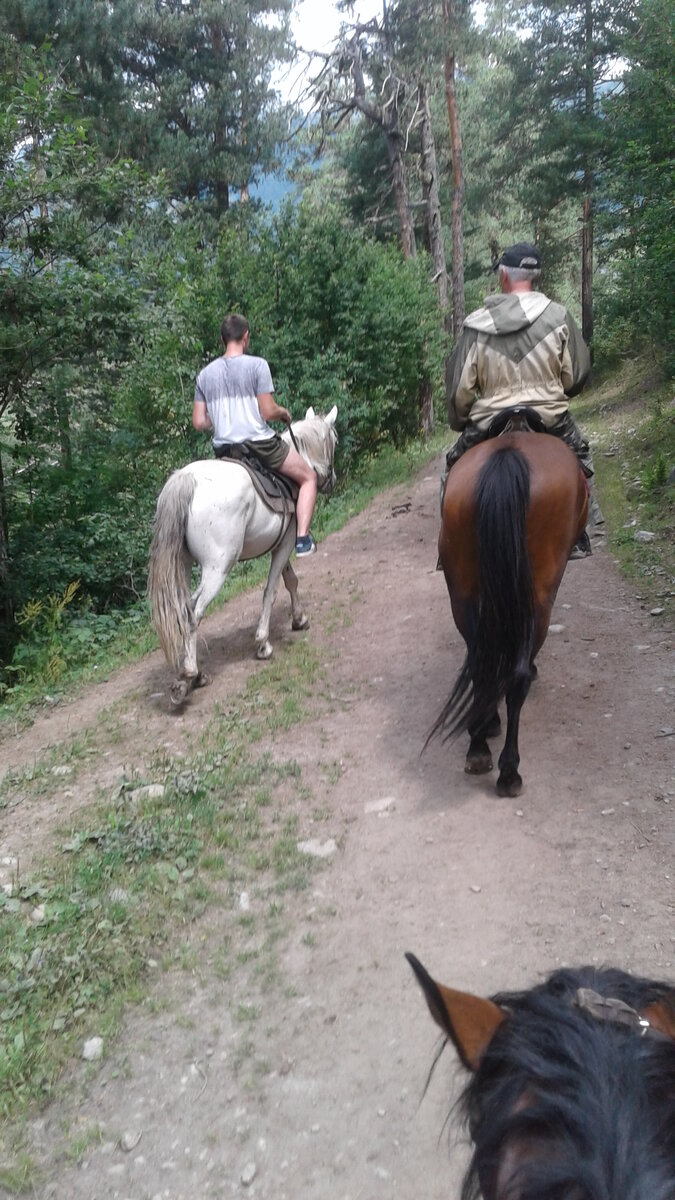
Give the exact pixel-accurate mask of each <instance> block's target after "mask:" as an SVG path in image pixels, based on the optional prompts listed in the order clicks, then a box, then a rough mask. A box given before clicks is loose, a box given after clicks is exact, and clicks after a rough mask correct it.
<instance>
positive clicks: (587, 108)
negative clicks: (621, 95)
mask: <svg viewBox="0 0 675 1200" xmlns="http://www.w3.org/2000/svg"><path fill="white" fill-rule="evenodd" d="M584 35H585V46H584V50H585V56H586V69H585V76H586V78H585V96H584V113H585V116H586V132H587V136H588V135H589V134H590V126H591V123H592V120H593V101H594V96H593V93H594V77H593V76H594V72H593V8H592V0H585V30H584ZM593 184H594V175H593V168H592V166H591V164H590V162H589V160H588V159H587V160H586V164H585V166H584V217H583V226H582V246H581V333H582V336H583V339H584V341H585V342H586V343H588V344H590V342H591V340H592V338H593Z"/></svg>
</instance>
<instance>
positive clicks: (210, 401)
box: [195, 354, 274, 446]
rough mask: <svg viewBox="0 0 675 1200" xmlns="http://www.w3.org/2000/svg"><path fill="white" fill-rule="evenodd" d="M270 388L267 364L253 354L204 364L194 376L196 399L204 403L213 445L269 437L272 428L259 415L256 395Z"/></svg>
mask: <svg viewBox="0 0 675 1200" xmlns="http://www.w3.org/2000/svg"><path fill="white" fill-rule="evenodd" d="M273 391H274V385H273V383H272V376H271V374H270V369H269V366H268V365H267V363H266V361H265V359H264V358H256V356H255V355H254V354H238V355H236V356H235V357H232V358H225V357H223V356H221V357H220V358H216V359H214V360H213V362H210V363H209V364H208V366H206V367H204V369H203V371H200V373H199V375H198V376H197V383H196V385H195V400H201V401H203V402H204V403H205V404H206V411H207V412H208V414H209V417H210V418H211V424H212V425H213V444H214V446H222V445H223V443H224V442H242V441H244V439H245V438H250V439H251V440H252V441H254V442H256V441H260V440H261V439H262V438H268V437H272V436H273V435H274V430H273V429H270V426H269V425H268V424H267V423H266V421H264V420H263V418H262V416H261V415H260V409H259V407H258V400H257V397H258V396H259V395H260V393H261V392H273Z"/></svg>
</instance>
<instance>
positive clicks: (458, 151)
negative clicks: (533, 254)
mask: <svg viewBox="0 0 675 1200" xmlns="http://www.w3.org/2000/svg"><path fill="white" fill-rule="evenodd" d="M451 16H453V17H454V5H451V3H450V0H443V26H444V30H445V54H444V62H443V69H444V75H445V103H446V107H447V110H448V125H449V128H450V147H451V150H452V332H453V335H454V338H455V341H457V339H458V338H459V335H460V334H461V332H462V326H463V324H464V317H465V316H466V307H465V299H464V231H463V223H462V214H463V209H464V162H463V157H462V134H461V130H460V125H459V114H458V112H457V92H456V89H455V54H454V51H453V50H451V49H450V41H451V30H450V18H451Z"/></svg>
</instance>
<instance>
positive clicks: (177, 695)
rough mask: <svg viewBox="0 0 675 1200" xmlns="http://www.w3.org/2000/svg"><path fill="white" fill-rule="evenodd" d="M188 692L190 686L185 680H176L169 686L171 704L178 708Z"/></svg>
mask: <svg viewBox="0 0 675 1200" xmlns="http://www.w3.org/2000/svg"><path fill="white" fill-rule="evenodd" d="M189 691H190V686H189V684H188V681H187V679H177V680H176V682H175V683H172V684H171V691H170V693H169V694H170V696H171V703H172V704H173V705H174V706H175V707H176V708H178V707H179V706H180V705H181V704H182V703H183V701H184V700H185V699H187V694H188V692H189Z"/></svg>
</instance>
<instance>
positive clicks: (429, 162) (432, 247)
mask: <svg viewBox="0 0 675 1200" xmlns="http://www.w3.org/2000/svg"><path fill="white" fill-rule="evenodd" d="M419 90H420V101H421V108H422V127H421V143H422V163H421V166H422V195H423V197H424V201H425V204H426V213H427V229H428V231H429V251H430V254H431V261H432V262H433V266H434V282H435V284H436V290H437V292H438V305H439V308H440V310H441V319H442V321H443V330H444V332H445V333H446V334H447V333H449V332H450V329H451V324H452V321H451V314H450V293H449V286H448V268H447V264H446V261H445V244H444V239H443V225H442V221H441V205H440V199H439V195H438V163H437V160H436V143H435V141H434V133H433V128H432V125H431V109H430V107H429V93H428V91H427V86H426V84H420V89H419ZM448 362H449V358H448V356H446V359H445V405H446V410H447V407H448V391H449V375H448ZM430 391H431V389H429V392H430ZM430 401H431V396H430ZM422 407H423V406H422ZM433 427H434V412H433V406H432V404H431V403H430V411H429V413H428V414H426V413H425V412H424V411H422V430H423V432H424V433H425V436H427V435H428V434H430V433H431V432H432V430H433Z"/></svg>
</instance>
